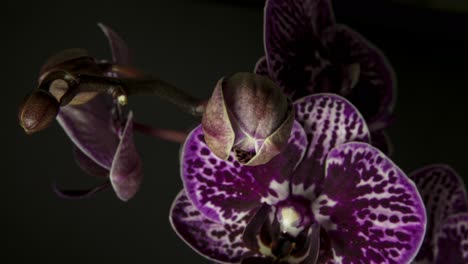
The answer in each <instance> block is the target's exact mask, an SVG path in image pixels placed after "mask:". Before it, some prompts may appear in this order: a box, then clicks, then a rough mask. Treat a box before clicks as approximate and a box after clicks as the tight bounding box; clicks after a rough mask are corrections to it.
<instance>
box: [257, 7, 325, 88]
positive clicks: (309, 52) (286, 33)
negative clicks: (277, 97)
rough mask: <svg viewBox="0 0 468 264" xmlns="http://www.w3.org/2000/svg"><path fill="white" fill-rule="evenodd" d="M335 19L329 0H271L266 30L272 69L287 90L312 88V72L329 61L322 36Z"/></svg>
mask: <svg viewBox="0 0 468 264" xmlns="http://www.w3.org/2000/svg"><path fill="white" fill-rule="evenodd" d="M333 23H334V17H333V13H332V10H331V4H330V1H329V0H305V1H300V0H269V1H267V3H266V5H265V29H264V31H265V52H266V58H267V61H268V67H269V73H270V76H271V77H272V79H273V80H274V81H275V82H276V83H277V84H278V85H280V86H281V87H282V88H283V89H284V91H285V92H286V93H287V94H289V95H293V94H295V92H296V90H297V89H304V90H308V93H310V92H312V87H309V86H310V77H311V74H314V73H315V72H317V71H318V70H319V69H321V68H323V66H324V64H325V60H324V53H325V50H324V49H323V46H322V44H321V43H320V39H319V36H320V33H321V32H322V31H323V30H324V29H325V28H326V27H328V26H330V25H332V24H333ZM305 94H307V93H302V94H301V95H305Z"/></svg>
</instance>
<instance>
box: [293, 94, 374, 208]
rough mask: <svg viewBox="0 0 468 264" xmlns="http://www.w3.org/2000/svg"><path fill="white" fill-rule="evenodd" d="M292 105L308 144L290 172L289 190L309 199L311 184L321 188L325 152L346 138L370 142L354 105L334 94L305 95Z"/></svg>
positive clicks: (312, 186)
mask: <svg viewBox="0 0 468 264" xmlns="http://www.w3.org/2000/svg"><path fill="white" fill-rule="evenodd" d="M294 108H295V111H296V120H297V121H298V122H299V123H300V124H301V125H302V127H303V128H304V130H305V132H306V134H307V139H308V141H309V146H308V150H307V154H306V156H305V157H304V161H303V162H301V164H300V165H299V167H298V169H297V170H296V172H295V173H294V176H293V193H295V194H303V195H304V196H307V197H309V198H310V199H313V195H312V194H311V188H312V189H314V190H315V192H317V191H319V189H320V188H321V181H322V180H323V177H324V173H325V169H324V168H325V157H326V156H327V154H328V152H329V151H330V150H331V149H332V148H334V147H335V146H339V145H340V144H343V143H345V142H349V141H363V142H370V136H369V129H368V128H367V125H366V122H365V121H364V118H363V117H362V116H361V114H360V113H359V112H358V111H357V109H356V108H355V107H354V106H353V105H352V104H351V103H349V102H348V101H347V100H346V99H344V98H343V97H340V96H338V95H334V94H315V95H309V96H306V97H304V98H302V99H299V100H297V101H296V102H295V103H294ZM304 193H307V194H304ZM311 195H312V196H311Z"/></svg>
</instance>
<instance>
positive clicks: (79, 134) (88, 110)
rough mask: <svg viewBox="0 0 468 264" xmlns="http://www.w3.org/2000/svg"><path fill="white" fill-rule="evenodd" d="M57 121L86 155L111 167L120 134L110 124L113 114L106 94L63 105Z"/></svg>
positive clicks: (106, 167) (106, 166) (104, 166)
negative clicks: (87, 100) (81, 102)
mask: <svg viewBox="0 0 468 264" xmlns="http://www.w3.org/2000/svg"><path fill="white" fill-rule="evenodd" d="M57 121H58V122H59V124H60V125H61V126H62V128H63V130H65V133H67V135H68V136H69V137H70V139H71V140H72V142H73V143H74V144H75V145H76V146H77V147H78V148H79V149H80V150H81V151H82V152H83V153H84V154H85V155H86V156H88V157H89V158H90V159H92V160H93V161H94V162H96V163H97V164H99V165H100V166H101V167H103V168H105V169H107V170H110V168H111V164H112V160H113V158H114V154H115V151H116V150H117V146H118V144H119V138H118V136H117V135H116V134H115V133H114V131H113V130H112V128H111V125H112V115H111V110H110V104H109V102H107V101H106V98H105V95H98V96H96V97H95V98H93V99H91V100H90V101H89V102H87V103H85V104H81V105H67V106H65V107H62V108H61V109H60V112H59V114H58V115H57Z"/></svg>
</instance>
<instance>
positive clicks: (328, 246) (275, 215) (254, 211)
mask: <svg viewBox="0 0 468 264" xmlns="http://www.w3.org/2000/svg"><path fill="white" fill-rule="evenodd" d="M294 109H295V117H296V121H295V123H294V125H293V128H292V132H291V134H290V137H289V140H288V144H287V146H286V148H285V149H284V151H283V152H281V153H280V154H278V155H277V156H276V157H274V158H273V159H272V160H271V161H270V162H268V163H266V164H263V165H258V166H243V165H242V164H240V163H239V162H238V161H236V159H235V158H234V156H233V154H231V155H230V156H229V157H228V159H227V160H221V159H219V158H217V157H216V155H214V154H213V153H212V152H211V151H210V150H209V148H208V147H207V144H206V143H205V141H204V135H203V130H202V128H201V127H200V126H199V127H197V128H195V129H194V130H193V131H192V132H191V134H190V135H189V136H188V138H187V140H186V142H185V144H184V146H183V149H182V155H181V157H182V161H181V162H182V165H181V174H182V180H183V183H184V190H183V191H181V192H180V193H179V195H178V196H177V198H176V199H175V201H174V204H173V206H172V209H171V215H170V221H171V224H172V227H173V228H174V230H175V231H176V232H177V234H178V235H179V236H180V237H181V238H182V239H183V240H184V241H185V242H186V243H187V244H188V245H189V246H190V247H192V248H193V249H194V250H195V251H196V252H198V253H199V254H201V255H202V256H204V257H206V258H208V259H210V260H212V261H216V262H220V263H244V264H247V263H301V264H302V263H304V264H306V263H409V262H411V261H412V260H413V258H414V256H415V255H416V253H417V252H418V249H419V247H420V245H421V243H422V239H423V236H424V232H425V225H426V216H425V209H424V205H423V203H422V200H421V197H420V196H419V193H418V191H417V189H416V186H415V185H414V183H413V182H412V181H411V180H410V179H409V178H408V177H407V176H406V175H405V174H404V173H403V172H402V171H401V170H400V169H399V168H398V167H397V166H396V165H395V164H394V163H393V162H392V161H391V160H390V159H389V158H388V157H386V156H385V155H384V154H383V153H382V152H380V151H379V150H378V149H376V148H374V147H372V146H371V145H369V144H368V143H369V139H370V135H369V134H370V133H369V130H368V128H367V126H366V123H365V121H364V119H363V117H362V116H361V114H360V113H359V112H358V111H357V110H356V108H355V107H354V106H353V105H351V103H349V102H348V101H347V100H346V99H344V98H342V97H340V96H337V95H333V94H316V95H309V96H307V97H305V98H302V99H300V100H298V101H296V102H295V103H294Z"/></svg>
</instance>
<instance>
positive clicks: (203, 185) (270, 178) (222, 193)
mask: <svg viewBox="0 0 468 264" xmlns="http://www.w3.org/2000/svg"><path fill="white" fill-rule="evenodd" d="M306 145H307V140H306V137H305V133H304V130H303V129H302V127H301V126H300V125H299V124H298V123H297V122H295V123H294V126H293V129H292V132H291V136H290V138H289V141H288V145H287V146H286V148H285V149H284V151H283V152H282V153H281V154H279V155H277V156H276V157H275V158H273V159H272V160H271V161H270V162H268V163H267V164H263V165H258V166H243V165H241V164H240V163H239V162H238V161H236V160H235V158H234V153H231V154H230V156H229V157H228V159H227V160H222V159H219V158H218V157H216V155H214V154H213V153H212V152H211V151H210V150H209V148H208V146H207V145H206V143H205V141H204V136H203V130H202V128H201V126H198V127H197V128H195V129H194V130H193V131H192V132H191V133H190V135H189V136H188V137H187V140H186V142H185V144H184V146H183V149H182V165H181V175H182V181H183V182H184V187H185V190H186V191H187V195H188V196H189V198H190V199H191V200H192V202H193V203H194V205H195V206H196V207H197V208H199V210H200V211H202V213H203V214H205V216H207V217H208V218H210V219H211V220H214V221H223V222H236V221H238V220H239V219H241V218H242V217H244V216H245V214H246V212H248V211H249V210H250V209H252V208H254V207H257V206H259V205H260V202H266V203H270V204H274V203H276V202H277V201H278V200H282V199H285V198H286V197H287V194H288V193H289V186H288V182H289V177H290V175H291V172H292V170H293V169H294V168H295V167H296V166H297V164H298V163H299V162H300V160H301V159H302V157H303V156H304V153H305V149H306Z"/></svg>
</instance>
